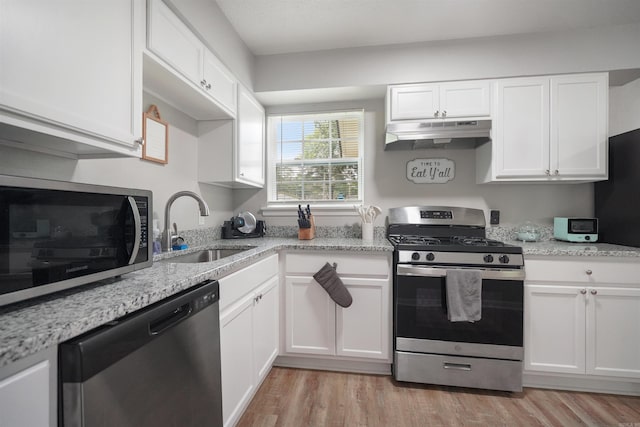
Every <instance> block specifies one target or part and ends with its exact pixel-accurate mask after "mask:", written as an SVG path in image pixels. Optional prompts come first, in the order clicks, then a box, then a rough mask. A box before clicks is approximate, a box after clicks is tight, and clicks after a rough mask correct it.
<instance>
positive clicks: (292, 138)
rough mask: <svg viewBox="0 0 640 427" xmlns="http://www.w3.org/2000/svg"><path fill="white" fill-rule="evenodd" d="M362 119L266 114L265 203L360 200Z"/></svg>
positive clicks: (355, 113)
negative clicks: (266, 201) (266, 161)
mask: <svg viewBox="0 0 640 427" xmlns="http://www.w3.org/2000/svg"><path fill="white" fill-rule="evenodd" d="M363 117H364V113H363V111H351V112H344V113H321V114H305V115H286V116H271V117H269V125H268V126H269V134H268V135H269V136H268V144H269V154H270V155H269V196H268V197H269V203H270V204H271V205H274V204H295V203H297V202H300V201H304V202H326V203H335V204H339V203H346V202H350V203H349V204H352V203H353V202H358V201H362V163H363V162H362V154H363V149H362V146H363V130H362V127H363V126H362V123H363Z"/></svg>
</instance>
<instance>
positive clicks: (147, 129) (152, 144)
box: [142, 105, 169, 165]
mask: <svg viewBox="0 0 640 427" xmlns="http://www.w3.org/2000/svg"><path fill="white" fill-rule="evenodd" d="M142 140H143V141H144V145H143V146H142V158H143V159H144V160H150V161H152V162H156V163H162V164H164V165H166V164H167V163H169V123H167V122H165V121H164V120H162V118H161V117H160V111H158V107H156V106H155V105H151V106H150V107H149V110H147V112H146V113H143V114H142Z"/></svg>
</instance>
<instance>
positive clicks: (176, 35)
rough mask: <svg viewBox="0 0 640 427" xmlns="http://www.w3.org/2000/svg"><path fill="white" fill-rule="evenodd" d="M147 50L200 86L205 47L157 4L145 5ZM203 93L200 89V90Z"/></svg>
mask: <svg viewBox="0 0 640 427" xmlns="http://www.w3.org/2000/svg"><path fill="white" fill-rule="evenodd" d="M147 43H148V46H149V50H151V51H152V52H153V53H155V54H156V55H158V56H159V57H160V58H162V59H164V60H165V61H166V62H167V64H169V65H171V66H172V67H173V68H174V69H175V70H176V71H178V72H180V73H181V74H183V75H184V76H185V77H186V78H187V79H189V80H190V81H191V82H193V83H195V84H197V85H199V86H204V84H203V83H202V69H203V64H202V61H203V59H204V51H205V47H204V45H203V44H202V42H200V40H198V38H197V37H196V36H195V35H194V34H193V33H192V32H191V31H190V30H189V28H188V27H187V26H186V25H184V24H183V23H182V21H180V19H178V17H177V16H176V15H175V14H174V13H173V12H172V11H171V9H169V7H168V6H167V5H166V4H164V3H163V2H162V1H161V0H151V1H150V2H149V35H148V38H147ZM203 89H204V87H203Z"/></svg>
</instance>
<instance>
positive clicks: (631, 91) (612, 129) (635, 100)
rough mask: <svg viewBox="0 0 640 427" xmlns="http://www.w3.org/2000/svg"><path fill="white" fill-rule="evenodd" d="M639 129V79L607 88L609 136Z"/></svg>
mask: <svg viewBox="0 0 640 427" xmlns="http://www.w3.org/2000/svg"><path fill="white" fill-rule="evenodd" d="M634 129H640V79H637V80H634V81H632V82H629V83H627V84H626V85H624V86H617V87H612V88H611V89H610V90H609V136H614V135H619V134H621V133H624V132H628V131H630V130H634Z"/></svg>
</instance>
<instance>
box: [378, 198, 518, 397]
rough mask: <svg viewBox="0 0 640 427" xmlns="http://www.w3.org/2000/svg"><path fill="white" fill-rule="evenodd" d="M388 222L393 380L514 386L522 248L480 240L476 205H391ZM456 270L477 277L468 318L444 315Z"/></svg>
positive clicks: (481, 232) (508, 388) (482, 225)
mask: <svg viewBox="0 0 640 427" xmlns="http://www.w3.org/2000/svg"><path fill="white" fill-rule="evenodd" d="M388 222H389V223H388V230H387V231H388V238H389V240H390V241H391V243H392V244H393V245H394V246H395V251H394V270H395V274H394V292H393V301H394V328H393V331H394V361H393V375H394V378H395V379H396V380H398V381H407V382H416V383H427V384H440V385H451V386H461V387H474V388H484V389H493V390H506V391H521V390H522V360H523V354H524V351H523V290H524V277H525V272H524V260H523V256H522V248H520V247H518V246H512V245H508V244H505V243H502V242H499V241H495V240H489V239H486V238H485V224H486V223H485V218H484V212H483V211H482V210H479V209H469V208H459V207H445V206H411V207H402V208H393V209H390V211H389V219H388ZM460 269H464V270H467V271H470V270H472V271H473V273H472V274H473V275H475V277H476V280H477V281H479V282H480V283H476V285H479V287H480V288H481V292H480V295H479V296H476V298H478V304H479V305H480V306H481V309H480V316H479V317H480V318H479V319H477V320H475V321H451V320H449V316H448V314H447V311H448V310H449V307H448V303H447V280H448V279H447V276H450V277H452V276H453V274H452V273H448V272H449V271H452V270H460ZM454 274H455V273H454ZM449 280H452V279H449ZM449 289H450V290H451V289H452V288H449Z"/></svg>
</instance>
